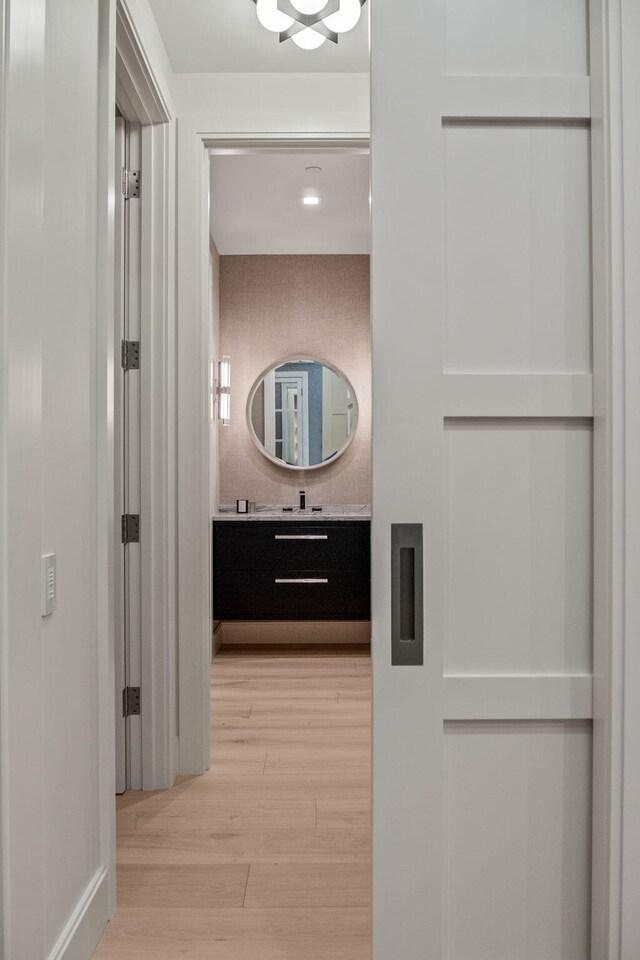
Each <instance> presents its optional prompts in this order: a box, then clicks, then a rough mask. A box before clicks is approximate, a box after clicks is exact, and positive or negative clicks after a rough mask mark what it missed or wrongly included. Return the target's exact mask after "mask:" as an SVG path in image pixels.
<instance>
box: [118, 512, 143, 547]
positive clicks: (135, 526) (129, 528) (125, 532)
mask: <svg viewBox="0 0 640 960" xmlns="http://www.w3.org/2000/svg"><path fill="white" fill-rule="evenodd" d="M122 542H123V543H140V514H139V513H123V514H122Z"/></svg>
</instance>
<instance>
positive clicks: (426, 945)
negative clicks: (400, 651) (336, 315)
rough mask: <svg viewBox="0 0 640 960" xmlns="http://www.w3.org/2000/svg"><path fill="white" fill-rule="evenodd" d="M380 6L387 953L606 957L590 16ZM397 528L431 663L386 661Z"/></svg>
mask: <svg viewBox="0 0 640 960" xmlns="http://www.w3.org/2000/svg"><path fill="white" fill-rule="evenodd" d="M371 20H372V104H373V106H372V131H373V135H372V196H373V203H372V217H373V245H372V254H373V264H372V266H373V281H372V292H373V343H374V393H375V398H374V400H375V404H374V409H375V417H374V436H373V463H374V512H373V527H372V537H373V621H374V623H373V656H374V940H373V942H374V960H388V958H390V957H402V960H568V958H569V960H587V958H588V957H589V954H590V942H589V925H590V886H591V883H590V872H591V868H590V862H589V860H590V836H591V716H592V704H591V699H592V677H591V665H592V633H593V628H592V612H591V611H592V552H593V551H592V419H591V417H592V412H593V410H592V397H591V394H592V380H591V352H592V351H591V328H592V323H591V293H590V291H591V268H590V258H591V251H590V221H591V210H590V183H589V176H590V170H589V151H590V134H589V124H588V118H586V117H585V112H584V103H583V102H582V101H581V100H580V96H578V97H577V98H575V99H572V97H573V94H572V96H571V97H568V98H567V96H566V90H567V87H566V83H567V80H566V78H571V84H572V85H573V84H574V83H575V84H578V86H576V87H575V89H578V88H579V89H580V90H582V89H583V88H582V87H580V83H581V82H582V81H583V80H584V81H586V69H587V58H586V49H587V19H586V3H585V2H584V0H563V2H555V0H554V2H553V3H550V2H542V3H541V2H540V0H513V2H509V3H502V2H500V0H484V2H483V3H477V2H474V3H469V2H467V0H397V2H394V3H393V4H389V3H386V4H385V3H384V2H382V3H377V4H375V6H374V5H373V4H372V5H371ZM478 74H479V76H478ZM572 89H574V88H573V86H572ZM558 104H562V105H563V107H562V110H563V113H564V115H563V116H561V117H558V116H557V111H558ZM554 112H555V113H556V115H555V116H554ZM398 370H402V372H403V390H402V392H400V391H398V390H397V375H398ZM393 523H421V524H422V525H423V542H424V583H423V592H424V624H425V646H424V666H412V667H409V666H396V667H392V666H391V644H390V633H391V631H390V624H391V609H390V597H391V563H390V545H391V544H390V528H391V524H393Z"/></svg>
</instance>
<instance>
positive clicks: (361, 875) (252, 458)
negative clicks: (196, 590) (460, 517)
mask: <svg viewBox="0 0 640 960" xmlns="http://www.w3.org/2000/svg"><path fill="white" fill-rule="evenodd" d="M210 196H211V202H210V211H211V220H210V227H211V229H210V234H211V236H210V280H211V282H210V294H211V330H210V351H211V352H210V364H211V366H210V372H211V377H210V390H211V395H210V398H209V399H210V418H211V422H210V451H211V462H210V473H211V478H212V483H211V514H212V524H211V527H212V578H213V583H212V587H213V589H212V598H213V623H212V626H213V630H212V648H211V652H212V664H211V678H212V685H211V766H210V770H209V771H208V773H207V774H206V775H205V777H204V778H203V780H204V782H205V783H204V785H203V786H202V787H201V789H202V791H203V795H204V794H205V793H206V796H207V797H209V796H210V797H211V798H216V802H220V798H221V797H222V798H225V797H228V798H233V829H232V832H231V833H230V834H229V835H228V840H227V841H225V844H226V846H228V848H229V852H228V860H229V864H228V867H227V866H225V869H229V870H236V871H237V870H240V869H242V870H246V877H245V875H244V874H243V875H242V877H240V878H239V879H240V880H241V881H242V882H243V883H244V888H243V892H242V897H241V904H242V906H243V907H245V908H251V907H256V908H279V907H281V906H282V905H283V904H284V903H286V904H289V903H295V904H297V905H298V906H300V907H309V906H314V907H318V906H329V907H332V908H334V914H335V919H336V921H338V918H339V917H344V918H345V922H350V920H349V918H350V917H352V916H353V911H354V910H356V911H362V931H361V934H362V944H363V947H364V948H365V949H366V944H367V942H368V940H367V934H366V925H367V916H368V910H369V904H370V888H371V870H372V866H371V659H370V640H371V611H370V593H371V585H370V563H371V546H370V539H371V534H370V517H371V506H370V504H371V332H370V315H369V243H370V236H369V233H370V230H369V219H370V217H369V209H370V203H369V156H368V150H367V149H365V148H362V147H359V148H353V149H342V150H336V149H332V148H325V149H318V147H317V146H316V147H315V149H314V150H313V151H308V150H300V149H298V150H296V151H293V152H289V153H287V152H282V151H279V150H277V149H276V150H274V149H273V148H266V149H265V148H263V149H262V150H254V151H240V152H231V153H229V152H225V153H222V154H215V153H214V154H213V155H212V157H211V194H210ZM310 198H312V202H309V201H310ZM225 836H226V835H225ZM238 855H240V857H241V860H242V861H243V866H242V867H240V866H238V863H239V861H238V859H237V857H238ZM245 862H246V865H244V864H245ZM239 892H240V891H239ZM233 895H234V891H233V890H232V889H231V887H229V885H227V886H225V887H224V891H223V896H225V897H230V896H233ZM283 898H284V899H283ZM340 922H341V921H340ZM359 936H360V934H359Z"/></svg>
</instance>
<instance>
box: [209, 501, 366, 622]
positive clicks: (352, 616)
mask: <svg viewBox="0 0 640 960" xmlns="http://www.w3.org/2000/svg"><path fill="white" fill-rule="evenodd" d="M370 565H371V524H370V521H369V520H331V521H324V522H323V521H318V520H308V521H304V520H301V521H296V520H286V521H282V520H280V521H278V520H214V521H213V616H214V618H215V619H216V620H369V619H370V616H371V574H370Z"/></svg>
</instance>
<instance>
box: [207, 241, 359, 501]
mask: <svg viewBox="0 0 640 960" xmlns="http://www.w3.org/2000/svg"><path fill="white" fill-rule="evenodd" d="M370 336H371V331H370V318H369V257H367V256H234V257H228V256H227V257H220V351H221V353H222V354H229V356H230V357H231V397H232V400H231V404H232V407H231V423H230V425H229V426H228V427H223V426H221V425H218V435H219V451H220V461H219V490H220V503H221V504H232V503H235V501H236V499H238V498H239V497H246V498H248V499H249V500H256V501H257V502H258V503H275V504H289V503H291V504H293V503H296V502H297V496H298V491H299V490H302V489H304V490H305V491H306V493H307V503H308V504H315V503H320V504H322V503H370V502H371V342H370ZM287 356H289V357H290V356H300V357H307V356H310V357H313V358H316V359H319V360H326V361H327V362H329V363H331V364H332V365H333V366H335V367H337V368H338V369H339V370H341V371H342V372H343V373H344V374H345V375H346V376H347V377H348V379H349V380H350V381H351V383H352V384H353V387H354V389H355V391H356V395H357V398H358V405H359V411H360V416H359V421H358V429H357V432H356V435H355V438H354V440H353V443H352V444H351V446H350V447H349V449H348V450H347V452H346V453H345V454H344V455H343V456H342V457H341V458H340V459H339V460H337V461H336V462H335V463H332V464H330V465H327V466H325V467H323V468H322V469H320V470H307V471H299V472H298V471H292V470H287V469H285V468H283V467H278V466H276V465H275V464H273V463H271V462H270V461H268V460H266V459H265V458H264V457H263V456H262V455H261V454H260V453H259V452H258V450H257V449H256V447H255V445H254V443H253V441H252V439H251V435H250V433H249V427H248V425H247V417H246V405H247V398H248V396H249V392H250V390H251V387H252V386H253V383H254V381H255V380H256V378H257V377H258V376H259V375H260V374H261V373H262V372H263V371H264V370H265V368H266V367H268V366H270V365H271V364H273V363H275V362H276V361H278V360H280V359H282V358H284V357H287Z"/></svg>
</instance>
